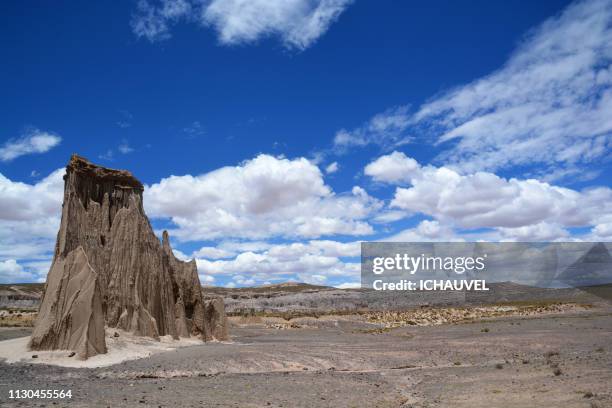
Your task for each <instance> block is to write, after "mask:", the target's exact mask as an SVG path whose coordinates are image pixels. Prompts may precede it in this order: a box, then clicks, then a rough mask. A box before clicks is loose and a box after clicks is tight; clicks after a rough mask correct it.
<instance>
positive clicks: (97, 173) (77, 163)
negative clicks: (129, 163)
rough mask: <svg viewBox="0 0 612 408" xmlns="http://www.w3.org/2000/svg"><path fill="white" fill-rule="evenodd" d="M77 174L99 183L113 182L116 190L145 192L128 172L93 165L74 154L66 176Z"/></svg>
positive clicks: (140, 184)
mask: <svg viewBox="0 0 612 408" xmlns="http://www.w3.org/2000/svg"><path fill="white" fill-rule="evenodd" d="M71 173H77V174H78V175H79V176H81V177H83V176H84V177H86V178H92V179H94V180H95V181H96V182H97V183H104V182H111V183H113V184H114V185H115V187H116V188H131V189H134V190H137V191H140V192H142V191H144V187H143V185H142V183H141V182H140V181H138V179H136V177H134V176H133V175H132V173H130V172H129V171H127V170H116V169H110V168H107V167H102V166H98V165H95V164H93V163H92V162H90V161H89V160H87V159H86V158H84V157H81V156H79V155H77V154H73V155H72V156H71V157H70V162H69V163H68V165H67V166H66V176H69V175H70V174H71Z"/></svg>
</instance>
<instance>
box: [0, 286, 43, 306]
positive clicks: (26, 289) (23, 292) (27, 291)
mask: <svg viewBox="0 0 612 408" xmlns="http://www.w3.org/2000/svg"><path fill="white" fill-rule="evenodd" d="M44 288H45V284H44V283H15V284H0V308H2V309H9V308H10V309H24V310H27V309H32V310H35V309H38V305H39V304H40V299H41V298H42V294H43V290H44Z"/></svg>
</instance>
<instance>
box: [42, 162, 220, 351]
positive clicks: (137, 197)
mask: <svg viewBox="0 0 612 408" xmlns="http://www.w3.org/2000/svg"><path fill="white" fill-rule="evenodd" d="M64 181H65V185H64V203H63V205H62V220H61V225H60V230H59V232H58V236H57V242H56V247H55V254H54V260H53V265H52V267H51V271H50V273H49V275H48V276H47V283H46V288H45V294H44V297H43V300H42V303H41V307H40V312H39V317H38V319H37V322H36V326H35V328H34V332H33V334H32V338H31V341H30V348H31V349H33V350H48V349H70V350H75V351H77V350H78V353H79V356H80V357H81V358H87V357H88V356H92V355H95V354H98V353H104V352H106V345H105V340H104V326H105V325H106V326H108V327H115V328H120V329H123V330H126V331H129V332H132V333H134V334H136V335H141V336H149V337H153V338H158V337H159V336H165V335H171V336H172V337H174V338H178V337H189V336H197V337H200V338H202V340H205V341H206V340H213V339H217V340H225V339H227V338H228V334H227V321H226V320H225V311H224V307H223V302H222V301H221V303H219V302H218V301H212V302H210V303H209V304H206V303H205V302H204V299H203V296H202V291H201V286H200V280H199V277H198V273H197V267H196V264H195V261H191V262H183V261H180V260H178V259H177V258H176V257H175V256H174V254H173V253H172V249H171V247H170V242H169V238H168V234H167V232H165V231H164V234H163V243H160V241H159V239H158V238H157V237H156V236H155V234H154V232H153V229H152V227H151V225H150V223H149V220H148V218H147V216H146V215H145V213H144V209H143V203H142V193H143V190H144V189H143V186H142V184H141V183H140V182H139V181H138V180H137V179H136V178H135V177H134V176H132V174H131V173H129V172H128V171H125V170H114V169H108V168H104V167H100V166H96V165H94V164H92V163H90V162H89V161H87V160H86V159H84V158H82V157H79V156H77V155H73V156H72V157H71V159H70V162H69V164H68V166H67V167H66V175H65V176H64ZM84 304H86V305H87V307H83V305H84Z"/></svg>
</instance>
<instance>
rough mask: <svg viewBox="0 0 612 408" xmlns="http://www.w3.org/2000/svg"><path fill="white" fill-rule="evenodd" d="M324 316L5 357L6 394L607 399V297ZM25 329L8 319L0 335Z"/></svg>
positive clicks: (226, 399)
mask: <svg viewBox="0 0 612 408" xmlns="http://www.w3.org/2000/svg"><path fill="white" fill-rule="evenodd" d="M320 320H321V324H320V325H318V326H317V325H312V324H310V325H297V324H296V325H294V328H291V325H288V326H287V325H285V326H274V325H271V324H269V322H268V323H266V322H259V321H253V322H245V323H248V324H241V325H236V324H235V325H234V327H233V328H232V331H231V333H232V339H233V342H232V343H229V344H227V343H210V344H203V345H196V346H189V347H184V348H180V349H175V350H172V351H168V352H163V353H159V354H154V355H152V356H150V357H148V358H143V359H139V360H132V361H126V362H123V363H121V364H116V365H112V366H108V367H100V368H65V367H57V366H50V365H44V364H29V363H16V364H7V363H4V362H0V405H3V406H100V407H106V406H110V407H117V406H119V407H121V406H147V407H148V406H154V407H157V406H163V407H168V406H171V407H175V406H207V407H208V406H212V407H214V406H219V407H226V406H234V407H267V406H272V407H281V406H282V407H315V406H321V407H487V408H489V407H584V408H589V407H590V408H596V407H611V406H612V391H611V390H612V389H611V388H610V384H612V308H611V307H610V305H607V304H604V305H603V306H599V307H595V308H591V309H585V310H574V309H568V310H562V311H560V312H558V313H553V314H542V315H537V314H532V315H524V316H518V315H510V316H500V317H496V318H495V319H492V320H487V319H485V320H482V319H478V320H476V322H473V321H471V322H470V321H468V322H461V323H443V324H437V325H430V326H418V325H404V326H400V327H390V326H393V325H387V326H386V328H385V329H384V330H376V329H375V328H376V327H377V326H373V325H372V324H371V323H368V322H367V321H364V320H363V319H362V318H356V319H350V318H346V317H345V318H342V319H336V320H335V319H334V318H333V317H329V316H328V317H324V318H321V319H320ZM295 327H298V328H295ZM279 328H282V329H285V328H286V329H285V330H279ZM28 330H29V329H27V328H6V329H2V330H1V331H0V339H8V338H12V337H18V336H23V335H24V334H27V333H28ZM11 389H57V390H68V389H70V390H72V399H71V400H54V401H52V402H51V401H48V400H10V399H8V396H9V390H11Z"/></svg>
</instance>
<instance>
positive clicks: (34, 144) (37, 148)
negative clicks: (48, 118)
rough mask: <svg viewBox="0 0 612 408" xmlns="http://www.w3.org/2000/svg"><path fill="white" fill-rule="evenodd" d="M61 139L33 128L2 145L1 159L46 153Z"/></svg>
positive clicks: (8, 159)
mask: <svg viewBox="0 0 612 408" xmlns="http://www.w3.org/2000/svg"><path fill="white" fill-rule="evenodd" d="M61 141H62V138H61V137H59V136H58V135H55V134H53V133H49V132H44V131H42V130H38V129H31V130H29V131H28V132H27V133H26V134H25V135H23V136H22V137H20V138H17V139H10V140H8V141H7V142H6V143H4V145H3V146H2V147H0V161H4V162H8V161H11V160H14V159H16V158H18V157H20V156H24V155H26V154H34V153H45V152H48V151H49V150H51V149H52V148H54V147H55V146H57V145H58V144H59V143H60V142H61Z"/></svg>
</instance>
